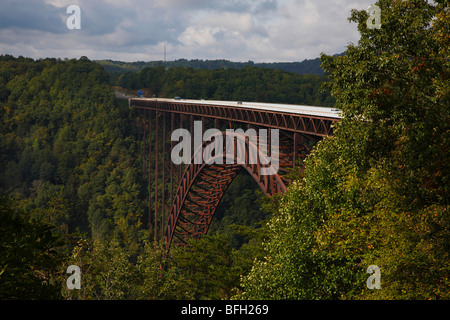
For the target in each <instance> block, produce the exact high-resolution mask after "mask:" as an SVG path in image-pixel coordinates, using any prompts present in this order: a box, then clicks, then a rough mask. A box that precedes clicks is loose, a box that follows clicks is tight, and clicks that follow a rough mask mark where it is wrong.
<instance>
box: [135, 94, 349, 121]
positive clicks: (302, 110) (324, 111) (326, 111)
mask: <svg viewBox="0 0 450 320" xmlns="http://www.w3.org/2000/svg"><path fill="white" fill-rule="evenodd" d="M133 100H135V101H139V100H144V101H158V102H170V103H183V104H186V103H187V104H196V105H209V106H224V107H235V108H236V107H237V108H247V109H257V110H264V111H272V112H283V113H290V114H301V115H308V116H318V117H326V118H333V119H341V118H342V116H341V111H340V110H339V109H336V108H328V107H315V106H304V105H294V104H281V103H261V102H240V101H219V100H191V99H167V98H133Z"/></svg>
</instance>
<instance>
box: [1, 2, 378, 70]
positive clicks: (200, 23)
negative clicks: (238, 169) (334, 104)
mask: <svg viewBox="0 0 450 320" xmlns="http://www.w3.org/2000/svg"><path fill="white" fill-rule="evenodd" d="M375 1H376V0H359V1H357V0H336V1H332V0H262V1H254V0H130V1H126V0H0V8H1V10H0V54H12V55H14V56H19V55H23V56H26V57H31V58H35V59H38V58H45V57H57V58H79V57H80V56H83V55H84V56H87V57H88V58H90V59H92V60H94V59H112V60H122V61H149V60H162V59H163V57H164V55H163V53H164V46H166V50H167V60H176V59H180V58H185V59H227V60H232V61H248V60H253V61H255V62H274V61H276V62H281V61H303V60H304V59H312V58H316V57H318V56H319V55H320V53H321V52H325V53H327V54H335V53H340V52H342V51H344V50H345V47H346V46H347V45H348V44H349V43H351V42H353V43H356V42H357V41H358V39H359V34H358V32H357V27H356V24H354V23H349V22H348V20H347V18H348V17H349V15H350V10H351V9H358V10H361V9H367V8H368V7H369V6H370V5H371V4H373V3H375ZM69 5H78V6H79V7H80V9H81V30H69V29H68V28H67V26H66V21H67V19H68V18H69V16H70V14H67V13H66V9H67V7H68V6H69Z"/></svg>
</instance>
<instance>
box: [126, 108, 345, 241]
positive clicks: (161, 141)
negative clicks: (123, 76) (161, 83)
mask: <svg viewBox="0 0 450 320" xmlns="http://www.w3.org/2000/svg"><path fill="white" fill-rule="evenodd" d="M129 106H130V108H131V109H133V110H134V111H135V121H136V126H137V130H138V136H139V139H140V141H141V142H142V143H141V144H140V154H141V157H142V160H143V162H142V167H143V175H144V177H145V176H147V180H148V226H149V228H150V227H151V226H153V227H154V236H155V241H158V240H163V241H165V242H166V244H167V245H169V246H170V244H171V243H176V244H185V242H186V240H187V239H188V238H192V237H194V238H195V237H200V236H201V235H203V234H205V233H206V232H207V231H208V228H209V225H210V223H211V218H212V216H213V215H214V213H215V210H216V208H217V206H218V204H219V202H220V200H221V198H222V196H223V194H224V193H225V192H226V190H227V188H228V186H229V185H230V183H231V182H232V181H233V179H234V178H235V177H236V175H237V174H238V173H239V171H240V170H247V172H249V174H250V175H251V176H252V177H253V178H254V180H255V181H256V182H257V183H258V185H259V187H260V188H261V189H262V190H263V192H264V193H265V194H267V195H273V194H276V193H279V192H283V191H284V190H285V189H286V185H287V184H288V183H289V179H288V178H287V176H288V175H287V173H288V172H289V170H290V169H291V168H294V167H295V166H296V163H297V162H298V159H300V158H305V157H306V156H307V155H308V154H309V152H310V150H309V147H310V146H311V145H313V144H314V143H315V142H317V141H319V140H320V139H321V138H322V137H325V136H329V135H332V131H333V124H334V123H336V122H337V121H339V119H336V118H332V117H328V116H326V115H324V116H317V115H307V114H299V113H288V112H279V111H268V110H263V109H254V108H253V109H252V108H247V107H244V106H242V105H216V104H214V103H213V102H212V103H211V104H207V105H205V104H203V103H201V104H196V103H195V102H194V101H176V100H170V99H164V100H160V99H130V100H129ZM197 120H201V121H202V123H203V122H205V124H208V123H209V125H211V124H212V122H214V123H213V124H214V126H213V127H215V128H219V127H222V129H223V128H224V127H226V128H229V129H232V128H233V127H240V128H246V129H247V128H248V129H250V128H253V129H256V130H259V129H266V130H271V129H275V130H279V133H280V134H279V157H278V158H279V164H278V165H279V166H278V172H277V173H276V174H274V175H265V176H264V175H262V174H261V172H260V169H261V168H263V167H264V164H262V163H261V162H257V163H253V162H249V161H244V162H242V163H236V162H235V161H234V162H233V161H230V163H227V162H226V161H225V162H224V163H222V164H217V163H213V164H208V163H206V162H205V161H203V162H202V163H199V164H195V163H191V164H189V165H183V164H181V165H175V164H174V163H173V162H172V161H170V159H167V156H168V154H170V151H171V150H172V148H173V147H174V143H173V142H170V140H169V142H168V135H167V132H173V131H174V130H175V129H176V128H186V129H189V128H190V129H191V132H192V131H193V124H194V122H195V121H197ZM169 145H170V146H171V147H170V148H169V147H168V146H169ZM245 146H246V147H247V149H248V147H249V144H248V141H247V142H246V144H245ZM308 146H309V147H308ZM207 147H208V142H206V143H205V142H204V143H203V144H202V150H204V149H205V148H207ZM235 150H237V149H235ZM191 151H192V152H194V151H198V152H200V151H199V150H191ZM227 156H228V157H231V158H229V160H236V159H234V158H233V157H235V156H236V154H233V155H231V156H230V155H228V154H227ZM194 157H195V152H194V156H193V157H192V159H194ZM232 158H233V159H232ZM258 159H259V158H258ZM263 162H264V163H267V162H266V161H263ZM152 220H153V221H154V222H153V223H152Z"/></svg>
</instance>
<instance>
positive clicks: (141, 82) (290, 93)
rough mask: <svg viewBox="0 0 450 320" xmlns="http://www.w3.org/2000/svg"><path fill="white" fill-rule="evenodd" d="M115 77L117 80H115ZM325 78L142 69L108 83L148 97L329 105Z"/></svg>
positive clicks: (239, 71) (247, 70)
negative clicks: (324, 84) (324, 87)
mask: <svg viewBox="0 0 450 320" xmlns="http://www.w3.org/2000/svg"><path fill="white" fill-rule="evenodd" d="M116 76H118V78H114V77H116ZM326 80H327V78H326V77H325V76H318V75H298V74H296V73H292V72H285V71H281V70H273V69H266V68H260V67H245V68H243V69H217V70H203V69H202V70H196V69H192V68H183V67H178V68H170V69H165V68H164V67H161V66H159V67H156V68H144V69H142V70H141V71H139V72H126V73H121V74H120V75H112V79H111V83H112V84H113V85H115V86H119V87H121V88H126V89H129V90H135V91H136V90H138V89H144V93H145V95H146V96H147V97H151V96H153V95H154V96H156V97H166V98H168V97H169V98H173V97H175V96H179V97H182V98H186V99H212V100H233V101H257V102H273V103H290V104H306V105H318V106H332V105H333V104H334V99H333V98H332V97H331V95H330V94H329V92H322V91H320V86H321V84H322V83H323V82H324V81H326Z"/></svg>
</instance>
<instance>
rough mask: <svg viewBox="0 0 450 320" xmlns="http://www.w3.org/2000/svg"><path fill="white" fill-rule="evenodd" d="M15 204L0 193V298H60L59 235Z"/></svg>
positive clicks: (61, 243)
mask: <svg viewBox="0 0 450 320" xmlns="http://www.w3.org/2000/svg"><path fill="white" fill-rule="evenodd" d="M15 205H16V204H15V203H14V202H13V201H12V200H10V199H8V198H6V197H4V196H1V197H0V221H1V223H0V298H1V299H25V300H28V299H59V298H61V295H60V284H59V283H58V281H57V274H58V273H59V272H60V266H61V263H62V255H61V252H60V250H59V247H61V246H62V245H63V244H64V243H63V241H62V238H61V235H58V233H57V232H55V227H54V226H52V225H50V224H48V223H45V222H41V221H39V220H35V219H31V215H30V213H28V212H27V213H20V212H18V211H16V210H15V209H14V207H15Z"/></svg>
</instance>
